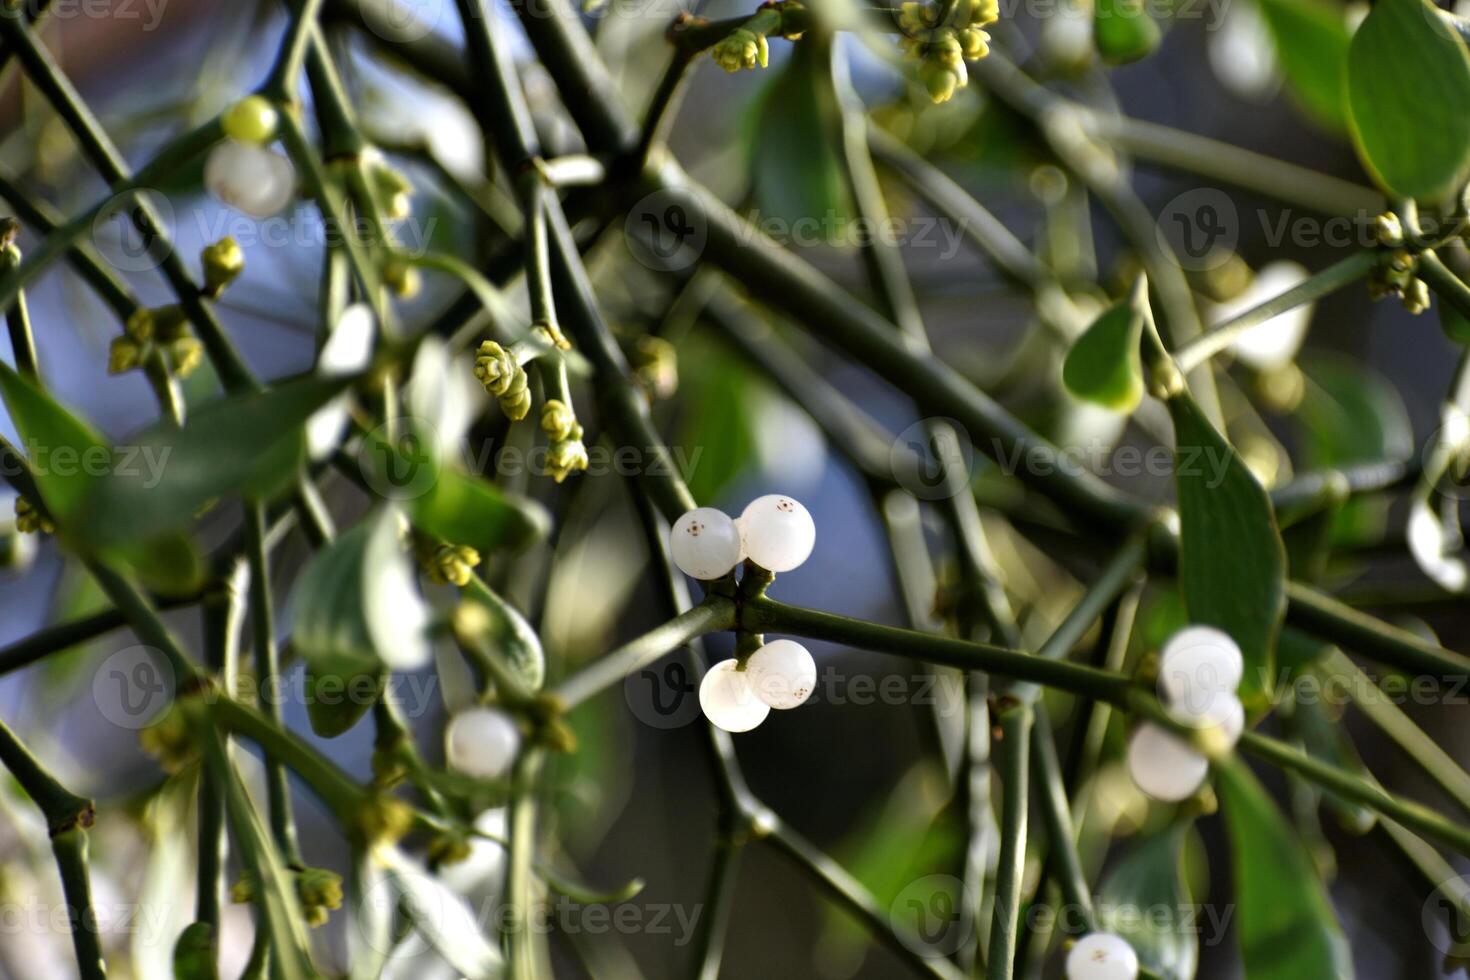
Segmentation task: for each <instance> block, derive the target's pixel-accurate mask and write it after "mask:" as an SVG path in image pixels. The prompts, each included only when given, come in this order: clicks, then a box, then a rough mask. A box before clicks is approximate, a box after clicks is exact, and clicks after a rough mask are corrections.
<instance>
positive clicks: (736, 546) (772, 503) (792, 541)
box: [669, 493, 817, 581]
mask: <svg viewBox="0 0 1470 980" xmlns="http://www.w3.org/2000/svg"><path fill="white" fill-rule="evenodd" d="M816 541H817V526H816V524H815V523H813V521H812V515H811V514H810V513H808V512H807V509H806V508H805V507H803V506H802V505H801V504H800V503H798V502H797V501H796V500H794V499H793V498H791V497H787V496H785V495H783V494H779V493H772V494H767V495H766V496H764V497H757V498H756V499H754V500H752V501H751V502H750V504H749V505H748V506H747V507H746V508H745V510H744V511H742V512H741V514H740V516H739V517H736V518H731V517H730V515H728V514H726V513H725V512H724V511H722V510H717V509H716V508H714V507H697V508H695V509H694V510H691V511H689V512H687V513H685V514H684V515H683V516H682V517H680V518H679V519H678V520H677V521H675V522H674V526H673V528H672V529H671V530H670V532H669V550H670V551H671V552H672V553H673V557H674V564H675V565H678V566H679V570H680V571H682V572H683V573H684V574H685V575H688V576H690V577H691V578H697V579H703V580H705V581H709V580H710V579H717V578H720V577H721V576H724V575H728V574H729V573H730V571H731V570H733V569H734V568H735V566H736V565H738V564H740V563H741V562H742V561H744V560H745V559H747V558H749V559H750V560H751V561H753V562H755V563H756V564H757V565H759V566H760V567H761V568H764V569H765V570H766V571H769V572H789V571H791V570H792V569H793V568H796V567H798V566H799V565H801V563H802V562H804V561H806V560H807V557H808V556H809V555H810V554H811V553H812V546H813V545H814V544H816Z"/></svg>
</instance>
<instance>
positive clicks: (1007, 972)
mask: <svg viewBox="0 0 1470 980" xmlns="http://www.w3.org/2000/svg"><path fill="white" fill-rule="evenodd" d="M996 717H997V721H998V722H999V725H1000V741H999V742H998V743H997V745H996V755H997V756H999V760H998V765H997V768H998V769H999V773H1000V781H1001V786H1002V787H1003V792H1002V800H1001V817H1000V861H999V864H998V866H997V868H996V873H995V905H994V919H993V924H992V925H991V927H990V945H989V948H988V949H987V952H986V959H985V964H986V970H985V975H986V977H987V978H988V980H1011V977H1013V976H1014V975H1015V965H1016V936H1017V926H1018V924H1019V919H1020V912H1021V904H1022V901H1021V887H1022V884H1023V879H1024V878H1025V872H1026V824H1027V812H1028V810H1029V809H1030V791H1029V786H1028V778H1029V769H1030V764H1029V754H1030V744H1031V725H1032V709H1031V706H1030V705H1029V704H1026V703H1025V702H1021V701H1006V702H1003V703H1002V705H1001V707H1000V709H999V710H998V711H997V712H996Z"/></svg>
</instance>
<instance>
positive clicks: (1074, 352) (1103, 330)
mask: <svg viewBox="0 0 1470 980" xmlns="http://www.w3.org/2000/svg"><path fill="white" fill-rule="evenodd" d="M1142 335H1143V316H1142V315H1141V313H1140V312H1139V310H1138V308H1137V306H1135V305H1134V304H1133V303H1126V302H1125V303H1119V304H1118V305H1116V306H1114V307H1112V308H1111V309H1109V310H1107V311H1105V312H1104V313H1103V314H1102V316H1100V317H1098V318H1097V319H1096V320H1094V321H1093V323H1092V326H1090V327H1088V328H1087V330H1086V331H1084V332H1083V334H1082V336H1080V337H1078V338H1077V340H1076V342H1075V343H1073V344H1072V349H1071V350H1069V351H1067V359H1066V361H1064V362H1063V363H1062V382H1063V383H1064V384H1065V385H1066V386H1067V390H1068V391H1070V392H1072V394H1074V395H1076V396H1077V397H1078V398H1081V399H1084V400H1085V401H1090V402H1094V403H1095V404H1098V405H1101V406H1103V407H1104V408H1108V409H1111V410H1112V411H1115V412H1122V413H1124V414H1126V413H1128V412H1131V411H1133V410H1134V409H1135V408H1137V407H1138V403H1139V402H1140V401H1142V400H1143V363H1142V360H1141V358H1140V357H1139V352H1138V342H1139V338H1140V337H1142Z"/></svg>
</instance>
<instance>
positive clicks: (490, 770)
mask: <svg viewBox="0 0 1470 980" xmlns="http://www.w3.org/2000/svg"><path fill="white" fill-rule="evenodd" d="M520 744H521V732H520V729H518V728H517V727H516V723H515V722H514V721H512V720H511V718H510V716H509V715H507V714H506V713H505V712H503V711H496V710H495V709H494V708H470V709H469V710H467V711H461V712H460V713H459V714H457V715H455V716H454V717H453V718H451V719H450V720H449V727H448V729H447V730H446V731H445V732H444V753H445V756H446V757H447V758H448V760H449V765H450V768H452V769H456V770H458V771H459V772H462V773H465V774H466V775H470V776H474V777H476V778H477V779H498V778H499V777H501V776H504V775H505V774H506V773H507V772H509V771H510V764H511V763H512V762H514V761H515V757H516V751H517V750H518V749H519V748H520Z"/></svg>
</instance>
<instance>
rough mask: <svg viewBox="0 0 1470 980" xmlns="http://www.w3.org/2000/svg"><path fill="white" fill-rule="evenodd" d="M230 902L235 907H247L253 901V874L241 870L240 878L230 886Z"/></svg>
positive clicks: (247, 870) (248, 870) (249, 871)
mask: <svg viewBox="0 0 1470 980" xmlns="http://www.w3.org/2000/svg"><path fill="white" fill-rule="evenodd" d="M230 901H232V902H234V903H235V904H236V905H248V904H250V903H251V902H253V901H255V873H254V872H252V871H251V870H250V869H248V868H244V869H241V871H240V877H238V878H236V879H235V883H234V884H233V885H231V886H230Z"/></svg>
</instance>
